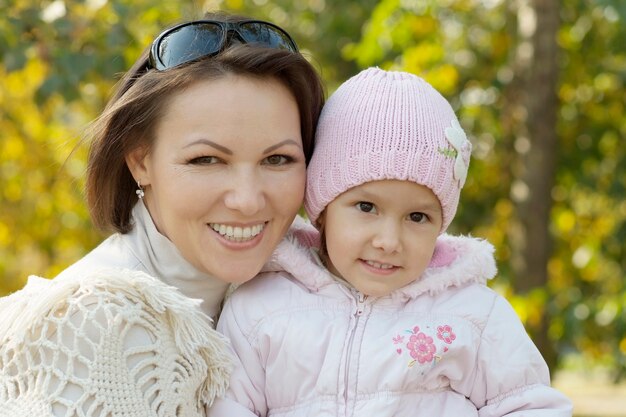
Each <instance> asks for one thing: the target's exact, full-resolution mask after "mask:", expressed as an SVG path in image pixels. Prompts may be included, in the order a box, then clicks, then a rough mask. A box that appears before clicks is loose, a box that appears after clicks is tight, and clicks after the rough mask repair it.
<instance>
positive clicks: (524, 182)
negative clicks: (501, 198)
mask: <svg viewBox="0 0 626 417" xmlns="http://www.w3.org/2000/svg"><path fill="white" fill-rule="evenodd" d="M559 5H560V2H559V1H558V0H532V2H531V7H532V8H533V10H534V15H535V17H536V28H535V31H534V34H533V35H532V38H531V42H532V47H533V53H532V57H531V58H530V61H529V63H528V64H529V66H528V70H529V72H528V77H527V78H526V82H527V84H526V88H525V104H526V109H527V118H526V123H525V125H526V126H525V129H524V130H525V131H526V132H527V133H528V141H529V143H530V146H529V147H528V148H527V149H526V152H525V153H524V154H523V157H522V170H521V176H520V180H521V186H522V188H523V189H524V190H525V191H527V193H522V195H523V198H520V199H519V200H518V205H517V209H518V218H519V220H520V224H521V232H522V235H523V236H522V240H521V241H522V247H521V248H520V249H521V255H522V257H521V262H520V263H519V265H518V268H517V274H516V275H517V279H516V280H515V286H516V289H517V291H518V292H519V293H520V294H525V293H529V292H530V291H532V290H534V289H538V288H540V289H545V290H546V291H547V290H548V289H547V284H548V261H549V259H550V256H551V252H552V245H551V243H552V242H551V234H550V230H549V227H550V212H551V208H552V188H553V186H554V183H555V175H556V164H557V159H558V158H557V150H558V145H557V140H558V137H557V133H556V122H557V112H558V99H557V93H556V92H557V83H558V74H559V67H558V60H557V56H558V45H557V42H556V36H557V31H558V28H559V23H560V18H559ZM518 185H519V184H518ZM548 322H549V316H548V313H547V311H545V310H544V311H543V314H542V320H541V324H540V325H539V326H536V327H535V328H532V327H531V328H530V329H529V330H530V332H531V334H532V336H533V340H534V341H535V343H537V345H538V347H539V349H540V350H541V352H542V353H543V355H544V357H545V358H546V361H547V362H548V364H549V365H550V366H551V367H552V366H554V365H555V363H556V352H555V350H554V348H553V346H552V344H551V343H550V341H549V339H548Z"/></svg>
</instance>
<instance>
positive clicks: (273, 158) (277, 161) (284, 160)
mask: <svg viewBox="0 0 626 417" xmlns="http://www.w3.org/2000/svg"><path fill="white" fill-rule="evenodd" d="M291 161H292V158H290V157H288V156H285V155H270V156H268V157H267V158H265V163H266V164H267V165H285V164H288V163H289V162H291Z"/></svg>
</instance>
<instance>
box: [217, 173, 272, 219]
mask: <svg viewBox="0 0 626 417" xmlns="http://www.w3.org/2000/svg"><path fill="white" fill-rule="evenodd" d="M232 175H233V176H234V178H233V179H232V182H231V185H230V190H228V191H227V192H226V195H225V197H224V204H225V205H226V207H227V208H229V209H230V210H235V211H239V212H241V213H242V214H244V215H246V216H252V215H254V214H256V213H258V212H260V211H261V210H263V209H264V208H265V203H266V201H265V189H264V186H263V182H262V181H261V179H259V178H258V176H257V175H255V174H254V172H240V173H233V174H232Z"/></svg>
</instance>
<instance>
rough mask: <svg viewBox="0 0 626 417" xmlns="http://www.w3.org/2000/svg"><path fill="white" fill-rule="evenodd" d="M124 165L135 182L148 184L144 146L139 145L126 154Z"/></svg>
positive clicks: (148, 172)
mask: <svg viewBox="0 0 626 417" xmlns="http://www.w3.org/2000/svg"><path fill="white" fill-rule="evenodd" d="M125 159H126V165H128V169H129V170H130V173H131V174H132V175H133V178H134V179H135V181H136V182H139V183H141V185H142V186H144V185H150V183H151V182H152V181H151V178H150V170H149V169H148V164H147V159H148V150H147V148H146V147H145V146H139V147H137V148H136V149H134V150H132V151H130V152H129V153H128V154H127V155H126V158H125Z"/></svg>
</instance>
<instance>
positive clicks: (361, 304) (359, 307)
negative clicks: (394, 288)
mask: <svg viewBox="0 0 626 417" xmlns="http://www.w3.org/2000/svg"><path fill="white" fill-rule="evenodd" d="M366 299H367V296H366V295H364V294H363V293H360V292H357V293H356V309H355V311H354V317H355V321H354V325H353V326H352V331H351V332H350V337H349V338H348V352H347V354H346V367H345V373H344V381H343V383H344V390H343V400H344V406H345V414H346V415H347V413H348V381H349V379H350V362H351V358H352V345H353V343H354V335H355V333H356V329H357V328H358V326H359V319H360V318H361V316H362V315H363V311H364V310H365V300H366Z"/></svg>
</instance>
